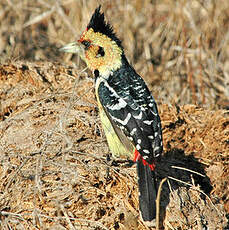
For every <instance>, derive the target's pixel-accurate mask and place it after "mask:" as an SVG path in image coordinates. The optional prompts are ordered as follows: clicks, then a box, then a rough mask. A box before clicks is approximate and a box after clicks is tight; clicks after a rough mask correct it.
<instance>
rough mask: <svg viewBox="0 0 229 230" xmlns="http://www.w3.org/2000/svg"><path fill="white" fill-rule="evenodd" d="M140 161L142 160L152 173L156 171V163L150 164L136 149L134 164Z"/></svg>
mask: <svg viewBox="0 0 229 230" xmlns="http://www.w3.org/2000/svg"><path fill="white" fill-rule="evenodd" d="M139 160H141V161H142V163H143V164H144V165H148V166H149V167H150V169H151V170H152V171H154V170H155V164H154V163H152V164H149V163H148V162H147V161H146V160H145V159H143V157H142V156H141V154H140V153H139V152H138V150H137V149H135V151H134V162H136V161H139Z"/></svg>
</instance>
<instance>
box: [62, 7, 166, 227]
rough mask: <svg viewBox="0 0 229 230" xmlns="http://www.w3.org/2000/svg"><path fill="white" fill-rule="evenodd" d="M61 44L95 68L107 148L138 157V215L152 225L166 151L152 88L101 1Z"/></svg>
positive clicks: (65, 50)
mask: <svg viewBox="0 0 229 230" xmlns="http://www.w3.org/2000/svg"><path fill="white" fill-rule="evenodd" d="M60 50H61V51H63V52H69V53H75V54H78V55H79V56H80V58H81V59H82V60H83V61H84V62H85V63H86V65H87V67H88V68H89V69H90V71H91V72H92V73H93V76H94V79H95V94H96V99H97V102H98V108H99V115H100V119H101V124H102V127H103V130H104V133H105V136H106V139H107V143H108V146H109V149H110V151H111V153H112V156H114V158H123V157H124V158H126V159H131V160H133V161H134V162H136V165H137V166H136V168H137V176H138V189H139V210H140V217H141V219H142V220H143V221H144V222H145V223H146V224H147V225H149V226H150V225H151V223H153V222H155V218H156V197H157V178H156V174H155V160H156V159H159V156H160V155H161V153H162V152H163V141H162V127H161V119H160V116H159V113H158V108H157V104H156V102H155V100H154V98H153V96H152V94H151V92H150V90H149V89H148V87H147V85H146V83H145V81H144V80H143V78H142V77H141V76H140V75H138V74H137V72H136V71H135V69H134V68H133V67H132V66H131V65H130V64H129V62H128V60H127V58H126V56H125V53H124V48H123V46H122V42H121V40H120V39H119V38H118V37H117V35H116V33H115V32H114V29H113V27H112V26H111V24H110V23H109V22H107V21H106V20H105V16H104V13H103V12H101V5H100V6H99V7H97V8H96V9H95V11H94V13H93V14H92V16H91V19H90V21H89V23H88V25H87V27H86V30H85V31H84V32H83V33H82V35H81V36H80V38H79V39H78V40H77V41H75V42H72V43H69V44H67V45H65V46H63V47H62V48H61V49H60Z"/></svg>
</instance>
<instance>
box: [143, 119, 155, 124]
mask: <svg viewBox="0 0 229 230" xmlns="http://www.w3.org/2000/svg"><path fill="white" fill-rule="evenodd" d="M143 123H145V124H147V125H151V124H152V123H153V120H152V121H148V120H145V121H143Z"/></svg>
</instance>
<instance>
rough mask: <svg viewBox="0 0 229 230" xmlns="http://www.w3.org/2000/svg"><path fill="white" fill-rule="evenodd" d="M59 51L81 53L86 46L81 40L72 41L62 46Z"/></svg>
mask: <svg viewBox="0 0 229 230" xmlns="http://www.w3.org/2000/svg"><path fill="white" fill-rule="evenodd" d="M59 51H61V52H66V53H79V54H80V55H81V54H82V53H83V51H84V48H83V46H82V44H80V43H79V42H72V43H69V44H67V45H65V46H63V47H62V48H60V49H59Z"/></svg>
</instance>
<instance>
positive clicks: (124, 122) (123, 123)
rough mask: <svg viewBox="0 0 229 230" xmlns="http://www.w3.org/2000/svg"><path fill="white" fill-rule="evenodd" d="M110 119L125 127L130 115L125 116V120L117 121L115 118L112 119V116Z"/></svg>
mask: <svg viewBox="0 0 229 230" xmlns="http://www.w3.org/2000/svg"><path fill="white" fill-rule="evenodd" d="M111 117H112V119H114V120H115V121H117V122H119V123H120V124H122V125H123V126H126V125H127V123H128V121H129V120H130V118H131V114H130V113H128V114H127V116H126V118H125V119H124V120H121V119H118V118H116V117H114V116H111Z"/></svg>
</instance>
